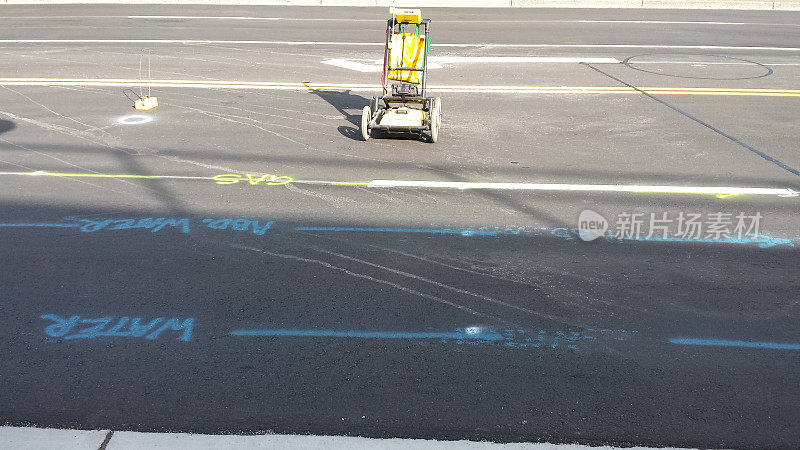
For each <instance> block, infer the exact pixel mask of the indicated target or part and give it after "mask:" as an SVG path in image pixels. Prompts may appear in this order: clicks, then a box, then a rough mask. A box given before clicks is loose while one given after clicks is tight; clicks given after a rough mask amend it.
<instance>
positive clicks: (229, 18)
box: [115, 16, 386, 22]
mask: <svg viewBox="0 0 800 450" xmlns="http://www.w3.org/2000/svg"><path fill="white" fill-rule="evenodd" d="M115 17H117V18H120V17H124V16H115ZM127 18H128V19H208V20H315V19H291V18H285V17H251V16H128V17H127ZM322 20H331V19H322ZM349 22H352V21H349ZM384 22H386V20H384Z"/></svg>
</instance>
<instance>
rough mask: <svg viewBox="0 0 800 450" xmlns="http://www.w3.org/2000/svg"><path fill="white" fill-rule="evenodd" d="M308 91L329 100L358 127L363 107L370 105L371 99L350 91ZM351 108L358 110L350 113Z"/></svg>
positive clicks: (330, 103) (329, 102)
mask: <svg viewBox="0 0 800 450" xmlns="http://www.w3.org/2000/svg"><path fill="white" fill-rule="evenodd" d="M308 92H310V93H312V94H314V95H316V96H318V97H319V98H321V99H323V100H325V101H326V102H328V104H329V105H331V106H333V107H334V108H336V110H337V111H339V113H340V114H341V115H343V116H344V118H345V119H347V121H348V122H350V123H351V124H353V125H355V126H356V127H358V126H360V125H361V108H363V107H365V106H368V105H369V100H370V99H368V98H366V97H362V96H360V95H355V94H351V93H350V91H326V90H320V89H309V91H308ZM351 110H356V111H357V112H356V113H355V114H352V113H350V111H351Z"/></svg>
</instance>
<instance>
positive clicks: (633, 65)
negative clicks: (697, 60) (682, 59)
mask: <svg viewBox="0 0 800 450" xmlns="http://www.w3.org/2000/svg"><path fill="white" fill-rule="evenodd" d="M655 55H671V54H670V53H643V54H641V55H633V56H628V57H627V58H625V59H624V60H623V61H622V64H623V65H624V66H625V67H627V68H629V69H632V70H637V71H639V72H644V73H649V74H653V75H658V76H662V77H672V78H685V79H690V80H728V81H731V80H754V79H756V78H764V77H768V76H770V75H772V68H771V67H769V66H766V65H764V64H761V63H759V62H755V61H750V60H748V59H742V58H734V57H733V56H725V55H706V54H701V55H690V56H708V57H711V58H723V59H733V60H736V61H742V62H746V63H749V64H752V65H754V66H760V67H761V68H763V69H765V72H764V73H763V74H761V75H756V76H751V77H736V78H724V77H690V76H684V75H675V74H671V73H660V72H655V71H652V70H646V69H642V68H641V67H637V66H636V61H633V62H632V61H631V60H632V59H633V58H639V57H641V56H655Z"/></svg>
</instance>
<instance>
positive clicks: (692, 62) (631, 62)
mask: <svg viewBox="0 0 800 450" xmlns="http://www.w3.org/2000/svg"><path fill="white" fill-rule="evenodd" d="M628 64H630V65H632V66H636V65H638V64H704V65H709V66H755V65H757V64H754V63H751V62H733V61H731V62H724V61H723V62H720V61H717V62H712V61H636V60H633V61H628ZM758 64H761V65H762V66H800V63H766V62H759V63H758Z"/></svg>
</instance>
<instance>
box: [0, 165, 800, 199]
mask: <svg viewBox="0 0 800 450" xmlns="http://www.w3.org/2000/svg"><path fill="white" fill-rule="evenodd" d="M0 176H32V177H68V178H132V179H143V180H167V179H175V180H211V181H213V182H214V183H215V184H217V185H233V184H240V185H244V186H248V185H249V186H281V185H286V184H289V183H296V184H314V185H326V186H351V187H352V186H357V187H367V188H408V189H458V190H468V189H496V190H523V191H563V192H621V193H631V194H686V195H714V196H717V197H719V198H727V197H732V196H738V195H774V196H778V197H798V195H800V194H798V192H796V191H794V190H792V189H789V188H762V187H734V186H674V185H638V184H634V185H624V184H565V183H505V182H499V183H497V182H466V181H424V180H372V181H321V180H296V179H294V178H292V177H290V176H286V175H272V174H264V175H259V174H250V173H248V174H244V175H242V174H220V175H215V176H183V175H132V174H103V173H65V172H46V171H41V170H39V171H35V172H0Z"/></svg>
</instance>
